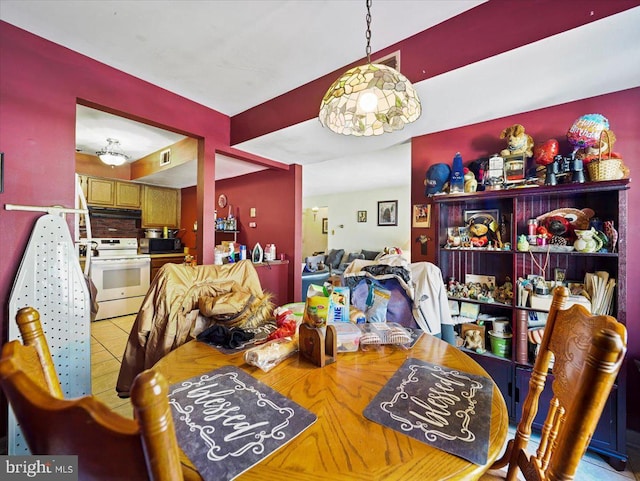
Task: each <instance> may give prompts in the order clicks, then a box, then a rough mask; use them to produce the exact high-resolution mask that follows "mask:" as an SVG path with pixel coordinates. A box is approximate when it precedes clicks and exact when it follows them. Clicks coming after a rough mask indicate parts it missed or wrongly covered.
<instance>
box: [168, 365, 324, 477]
mask: <svg viewBox="0 0 640 481" xmlns="http://www.w3.org/2000/svg"><path fill="white" fill-rule="evenodd" d="M169 402H170V405H171V410H172V412H173V419H174V424H175V426H176V436H177V438H178V444H179V445H180V447H181V448H182V450H183V451H184V453H185V454H186V455H187V456H188V457H189V459H191V461H192V462H193V464H194V465H195V466H196V467H197V468H198V471H199V472H200V475H201V476H202V478H203V479H204V480H205V481H223V480H229V479H233V478H235V477H236V476H238V475H239V474H241V473H243V472H244V471H246V470H247V469H249V468H250V467H251V466H253V465H254V464H256V463H258V462H260V461H261V460H262V459H263V458H265V457H267V456H269V455H270V454H271V453H273V452H274V451H276V450H277V449H279V448H281V447H282V446H284V445H285V444H287V443H288V442H289V441H291V440H292V439H293V438H295V437H296V436H297V435H298V434H300V433H301V432H302V431H304V430H305V429H307V428H308V427H309V426H311V425H312V424H313V423H314V422H315V421H316V419H317V417H316V415H315V414H313V413H312V412H310V411H308V410H307V409H305V408H303V407H302V406H300V405H298V404H296V403H295V402H293V401H291V400H290V399H288V398H286V397H284V396H282V395H281V394H280V393H278V392H276V391H274V390H273V389H271V388H270V387H269V386H267V385H265V384H263V383H261V382H260V381H258V380H257V379H255V378H254V377H252V376H250V375H249V374H247V373H245V372H244V371H242V370H241V369H239V368H237V367H235V366H225V367H222V368H220V369H216V370H215V371H212V372H210V373H207V374H203V375H200V376H196V377H193V378H191V379H187V380H186V381H183V382H180V383H177V384H174V385H172V386H171V388H170V389H169Z"/></svg>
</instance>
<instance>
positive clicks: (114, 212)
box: [89, 205, 142, 219]
mask: <svg viewBox="0 0 640 481" xmlns="http://www.w3.org/2000/svg"><path fill="white" fill-rule="evenodd" d="M89 217H92V218H94V219H97V218H102V219H142V211H141V210H140V209H117V208H115V207H97V206H93V205H90V206H89Z"/></svg>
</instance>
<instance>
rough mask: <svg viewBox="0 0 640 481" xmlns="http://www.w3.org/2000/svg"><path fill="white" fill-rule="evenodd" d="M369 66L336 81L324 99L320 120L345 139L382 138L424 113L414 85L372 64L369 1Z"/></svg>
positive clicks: (369, 8)
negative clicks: (352, 137)
mask: <svg viewBox="0 0 640 481" xmlns="http://www.w3.org/2000/svg"><path fill="white" fill-rule="evenodd" d="M366 20H367V32H366V38H367V49H366V53H367V64H366V65H360V66H358V67H354V68H352V69H350V70H348V71H347V72H345V73H344V74H343V75H342V76H341V77H340V78H339V79H338V80H336V81H335V82H334V83H333V85H331V87H329V90H327V93H326V94H325V95H324V98H323V99H322V103H321V104H320V114H319V117H318V118H319V120H320V123H321V124H322V125H323V126H324V127H328V128H329V129H331V130H332V131H334V132H336V133H338V134H343V135H355V136H371V135H381V134H383V133H385V132H393V131H394V130H400V129H402V128H404V126H405V124H409V123H411V122H414V121H415V120H417V119H418V118H419V117H420V114H421V113H422V106H421V105H420V99H419V98H418V93H417V92H416V90H415V88H414V87H413V85H411V82H409V80H408V79H407V78H406V77H405V76H404V75H402V74H401V73H400V72H398V71H397V70H395V69H393V68H391V67H387V66H386V65H382V64H375V63H374V64H372V63H371V0H367V17H366Z"/></svg>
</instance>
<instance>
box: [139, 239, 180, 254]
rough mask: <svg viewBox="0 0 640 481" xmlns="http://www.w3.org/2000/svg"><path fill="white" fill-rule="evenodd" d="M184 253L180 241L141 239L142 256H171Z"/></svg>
mask: <svg viewBox="0 0 640 481" xmlns="http://www.w3.org/2000/svg"><path fill="white" fill-rule="evenodd" d="M183 251H184V250H183V248H182V242H181V241H180V239H176V238H173V239H158V238H152V239H147V238H144V239H140V252H141V253H142V254H171V253H173V252H183Z"/></svg>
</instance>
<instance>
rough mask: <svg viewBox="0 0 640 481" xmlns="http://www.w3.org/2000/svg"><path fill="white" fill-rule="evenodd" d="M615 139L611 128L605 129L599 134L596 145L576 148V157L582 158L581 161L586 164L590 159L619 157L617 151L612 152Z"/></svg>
mask: <svg viewBox="0 0 640 481" xmlns="http://www.w3.org/2000/svg"><path fill="white" fill-rule="evenodd" d="M615 141H616V136H615V134H614V133H613V131H612V130H609V129H605V130H603V131H602V134H601V135H600V142H598V143H596V145H592V146H589V147H585V148H583V149H578V150H577V151H576V159H582V162H583V163H585V164H588V163H589V162H591V161H592V160H596V159H599V158H600V159H621V158H622V157H621V156H620V154H618V153H617V152H613V144H614V143H615Z"/></svg>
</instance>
